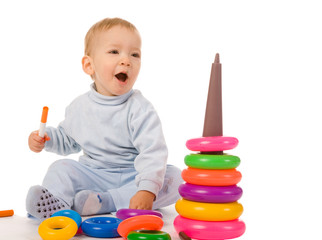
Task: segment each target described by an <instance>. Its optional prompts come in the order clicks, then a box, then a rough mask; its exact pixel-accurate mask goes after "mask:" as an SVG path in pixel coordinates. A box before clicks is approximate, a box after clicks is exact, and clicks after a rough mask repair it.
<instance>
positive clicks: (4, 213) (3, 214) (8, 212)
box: [0, 210, 14, 217]
mask: <svg viewBox="0 0 322 240" xmlns="http://www.w3.org/2000/svg"><path fill="white" fill-rule="evenodd" d="M13 214H14V212H13V210H4V211H0V217H10V216H12V215H13Z"/></svg>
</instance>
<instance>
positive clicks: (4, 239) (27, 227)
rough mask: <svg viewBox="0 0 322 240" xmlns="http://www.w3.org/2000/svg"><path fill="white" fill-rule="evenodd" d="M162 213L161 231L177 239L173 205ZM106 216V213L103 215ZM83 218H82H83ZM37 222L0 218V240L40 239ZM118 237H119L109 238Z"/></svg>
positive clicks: (25, 219)
mask: <svg viewBox="0 0 322 240" xmlns="http://www.w3.org/2000/svg"><path fill="white" fill-rule="evenodd" d="M160 212H162V214H163V221H164V226H163V228H162V231H165V232H167V233H169V234H170V236H171V238H172V239H174V240H178V239H179V236H178V234H177V233H176V232H175V230H174V227H173V220H174V218H175V217H176V216H177V215H178V214H177V212H176V211H175V208H174V205H171V206H169V207H167V208H163V209H161V210H160ZM103 216H108V215H103ZM84 219H85V218H83V220H84ZM38 226H39V222H38V221H35V220H33V219H30V218H27V217H24V216H17V215H14V216H12V217H5V218H0V240H41V237H40V236H39V234H38ZM71 239H88V240H90V239H91V240H94V239H96V240H97V238H91V237H87V236H85V235H77V236H75V237H73V238H71ZM109 239H118V240H119V239H120V238H109Z"/></svg>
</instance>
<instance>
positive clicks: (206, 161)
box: [184, 154, 240, 169]
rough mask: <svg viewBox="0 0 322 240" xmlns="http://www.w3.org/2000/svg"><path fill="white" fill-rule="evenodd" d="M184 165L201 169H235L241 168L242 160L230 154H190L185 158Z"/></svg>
mask: <svg viewBox="0 0 322 240" xmlns="http://www.w3.org/2000/svg"><path fill="white" fill-rule="evenodd" d="M184 163H185V164H186V165H187V166H188V167H192V168H199V169H233V168H236V167H238V166H239V164H240V159H239V157H237V156H233V155H228V154H223V155H209V154H190V155H187V156H186V157H185V158H184Z"/></svg>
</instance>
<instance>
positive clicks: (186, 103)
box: [0, 0, 322, 240]
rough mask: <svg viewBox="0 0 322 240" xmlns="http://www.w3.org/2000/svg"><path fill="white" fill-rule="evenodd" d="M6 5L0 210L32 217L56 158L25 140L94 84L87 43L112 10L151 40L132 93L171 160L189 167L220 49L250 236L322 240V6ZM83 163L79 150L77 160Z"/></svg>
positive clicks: (0, 43) (0, 7)
mask: <svg viewBox="0 0 322 240" xmlns="http://www.w3.org/2000/svg"><path fill="white" fill-rule="evenodd" d="M4 2H5V1H1V3H0V31H1V33H0V34H1V35H0V54H1V57H0V70H1V72H0V78H1V85H0V86H1V88H0V91H1V93H0V106H1V118H0V121H1V124H0V134H1V135H0V136H1V137H0V141H1V145H0V146H1V158H0V169H1V171H0V191H1V195H0V196H1V197H0V210H4V209H14V210H15V211H16V213H17V214H18V215H21V216H24V215H25V214H26V213H25V203H24V201H25V196H26V193H27V190H28V188H29V187H30V186H31V185H35V184H41V181H42V179H43V177H44V174H45V172H46V169H47V168H48V166H49V165H50V164H51V163H52V162H53V161H55V160H56V159H59V158H62V157H60V156H57V155H55V154H51V153H46V152H42V153H40V154H35V153H33V152H31V151H29V148H28V144H27V138H28V136H29V134H30V132H31V131H33V130H36V129H37V128H38V126H39V121H40V116H41V111H42V107H43V106H45V105H47V106H49V109H50V110H49V116H48V125H51V126H57V124H58V123H59V122H60V121H61V120H63V117H64V110H65V107H66V106H67V105H68V104H69V103H70V102H71V101H72V100H73V99H74V98H75V97H77V96H78V95H80V94H82V93H84V92H86V91H88V89H89V85H90V83H91V81H92V80H91V79H90V78H89V77H88V76H87V75H86V74H85V73H83V72H82V69H81V58H82V55H83V39H84V36H85V34H86V32H87V30H88V29H89V28H90V26H91V25H92V24H94V23H95V22H97V21H99V20H101V19H102V18H105V17H121V18H124V19H127V20H129V21H130V22H132V23H134V24H135V25H136V27H137V28H138V29H139V31H140V33H141V36H142V39H143V48H142V51H143V56H142V68H141V73H140V75H139V79H138V81H137V83H136V85H135V88H137V89H140V90H141V91H142V93H143V94H144V95H145V96H146V97H147V98H148V99H149V100H150V101H151V102H152V103H153V105H154V106H155V108H156V109H157V111H158V113H159V116H160V118H161V120H162V123H163V129H164V134H165V137H166V140H167V143H168V147H169V152H170V155H169V163H172V164H175V165H177V166H179V167H180V168H182V169H183V168H185V165H184V162H183V159H184V156H185V155H186V154H188V153H189V151H188V150H187V149H186V148H185V142H186V141H187V140H188V139H190V138H196V137H200V136H201V135H202V129H203V120H204V112H205V105H206V99H207V92H208V84H209V76H210V69H211V63H212V62H213V60H214V57H215V54H216V53H217V52H218V53H220V57H221V62H222V79H223V114H224V135H227V136H234V137H237V138H238V139H239V141H240V144H239V146H238V147H237V148H236V149H234V150H231V151H229V152H230V153H231V154H234V155H237V156H239V157H240V158H241V165H240V167H239V168H238V169H239V170H240V171H241V173H242V174H243V179H242V181H241V183H240V186H241V187H242V188H243V190H244V196H243V197H242V199H241V200H240V202H241V203H242V204H243V205H244V209H245V211H244V214H243V215H242V217H241V218H242V219H243V220H244V221H245V222H246V225H247V231H246V233H245V235H244V237H243V239H248V240H253V239H254V240H255V239H261V240H263V239H293V238H297V239H300V238H302V239H321V235H322V234H321V232H320V231H321V230H320V229H321V225H322V220H321V214H322V199H321V196H322V194H321V191H322V187H321V183H322V174H321V167H322V163H321V160H322V158H321V145H322V141H321V135H322V128H321V122H322V117H321V113H320V112H321V102H322V94H321V90H322V87H321V84H320V83H319V82H321V80H322V70H321V69H322V67H321V64H322V60H321V59H322V47H321V43H322V37H321V34H320V33H321V23H322V15H321V10H322V9H321V7H318V5H317V2H318V1H316V2H314V1H143V0H142V1H125V0H123V1H107V0H106V1H81V0H79V1H31V0H28V1H6V2H5V3H4ZM72 158H75V159H77V155H75V156H72Z"/></svg>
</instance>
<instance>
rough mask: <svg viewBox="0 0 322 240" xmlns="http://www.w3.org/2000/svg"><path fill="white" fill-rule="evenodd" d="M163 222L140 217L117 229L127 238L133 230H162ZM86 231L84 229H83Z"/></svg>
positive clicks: (133, 218) (148, 217) (157, 218)
mask: <svg viewBox="0 0 322 240" xmlns="http://www.w3.org/2000/svg"><path fill="white" fill-rule="evenodd" d="M162 227H163V220H162V219H161V218H160V217H157V216H154V215H139V216H135V217H130V218H127V219H125V220H123V221H122V222H121V223H120V225H119V227H118V228H117V231H118V233H119V234H120V235H121V236H122V237H123V238H127V235H128V234H129V232H131V231H133V230H157V231H159V230H161V228H162ZM83 230H84V229H83Z"/></svg>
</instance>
